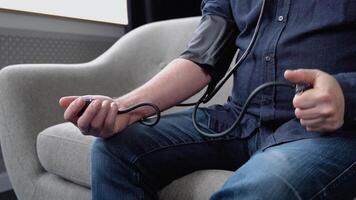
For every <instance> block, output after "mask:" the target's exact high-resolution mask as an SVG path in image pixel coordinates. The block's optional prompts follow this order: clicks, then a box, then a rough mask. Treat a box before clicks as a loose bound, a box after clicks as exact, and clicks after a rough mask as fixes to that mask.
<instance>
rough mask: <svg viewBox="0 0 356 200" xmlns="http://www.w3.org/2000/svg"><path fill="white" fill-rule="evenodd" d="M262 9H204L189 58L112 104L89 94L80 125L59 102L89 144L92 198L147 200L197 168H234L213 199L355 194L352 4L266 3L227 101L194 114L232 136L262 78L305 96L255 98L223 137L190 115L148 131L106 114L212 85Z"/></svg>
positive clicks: (242, 3)
mask: <svg viewBox="0 0 356 200" xmlns="http://www.w3.org/2000/svg"><path fill="white" fill-rule="evenodd" d="M261 7H262V1H261V0H205V1H203V6H202V11H203V18H202V22H201V24H200V26H199V28H198V30H197V31H196V32H195V35H194V38H193V39H192V42H191V43H190V45H189V47H188V49H187V51H185V52H184V53H182V55H181V56H180V58H178V59H176V60H174V61H172V62H171V63H170V64H168V66H167V67H166V68H165V69H164V70H162V71H161V72H160V73H159V74H157V75H156V76H155V77H154V78H152V79H151V80H150V81H148V82H147V83H146V84H144V85H143V86H141V87H139V88H138V89H136V90H134V91H132V92H130V93H128V94H126V95H124V96H122V97H120V98H117V99H111V98H109V97H103V96H91V97H92V98H95V99H96V100H95V101H94V102H92V103H91V104H90V105H89V107H88V108H87V109H86V111H85V112H84V114H83V115H81V116H80V117H78V116H77V115H78V113H79V111H80V110H81V109H82V108H83V106H84V100H83V99H84V98H83V97H64V98H62V99H61V100H60V105H61V106H62V107H65V108H66V111H65V113H64V117H65V119H66V120H68V121H71V122H72V123H74V124H75V125H77V126H78V128H79V129H80V130H81V131H82V132H83V133H84V134H90V135H94V136H97V137H98V139H97V140H96V142H95V143H94V145H93V147H92V192H93V199H157V191H159V190H160V189H162V188H163V187H164V186H165V185H167V184H169V183H170V182H171V181H172V180H174V179H176V178H179V177H181V176H183V175H185V174H188V173H190V172H193V171H195V170H199V169H226V170H234V171H235V173H234V174H233V175H232V176H231V177H230V178H229V179H228V180H227V181H226V183H225V184H224V186H223V187H222V188H221V189H220V190H219V191H217V192H216V193H215V194H213V196H212V197H211V199H214V200H215V199H319V198H321V199H352V198H353V197H354V196H356V194H355V190H354V186H355V183H356V164H355V163H356V119H355V118H356V112H355V110H356V95H355V94H356V92H355V89H354V88H355V86H356V73H355V71H356V70H355V69H356V15H355V13H356V3H355V2H354V1H350V0H340V1H334V0H323V1H316V0H311V1H310V0H298V1H291V0H284V1H281V0H270V1H267V2H266V5H265V6H264V9H265V10H264V12H263V17H262V21H261V24H260V25H261V27H260V30H259V33H258V37H257V39H256V41H255V43H254V45H253V48H252V49H251V53H250V54H249V55H248V56H247V58H246V60H245V61H244V62H243V63H242V65H241V66H240V68H239V69H238V70H237V71H236V72H235V74H234V85H233V91H232V94H231V96H230V97H229V99H228V101H227V103H226V104H225V105H223V106H213V107H210V108H205V109H201V110H200V111H199V113H198V116H197V120H198V122H199V124H200V125H201V127H202V129H203V130H205V131H207V132H209V131H215V132H221V131H223V130H225V129H226V128H228V127H230V125H231V124H232V123H233V122H234V120H235V119H236V115H238V114H239V113H240V110H241V105H243V104H244V102H245V100H246V98H247V97H248V95H249V94H250V93H251V92H252V90H253V89H255V88H256V87H257V86H259V85H260V84H263V83H265V82H268V81H282V80H284V79H287V80H288V81H290V82H293V83H306V84H309V85H311V86H312V88H311V89H310V90H307V91H305V92H304V93H303V94H300V95H295V96H294V92H293V91H292V90H290V89H285V88H279V87H274V88H269V89H267V90H264V91H263V92H262V93H261V94H260V95H259V97H258V98H255V99H254V100H253V102H252V104H251V106H250V107H249V109H248V112H247V114H246V115H245V117H244V118H243V120H242V121H241V123H240V124H239V126H238V127H237V128H236V129H234V130H233V131H232V132H231V133H230V134H228V135H226V136H223V137H218V138H208V137H204V136H202V135H200V134H199V133H198V132H197V131H196V130H195V129H194V127H193V125H192V121H191V117H190V116H191V112H192V111H191V110H188V111H184V112H180V113H176V114H172V115H168V116H165V117H163V118H162V119H161V121H160V123H159V124H158V125H156V126H155V127H146V126H144V125H141V124H140V123H136V122H137V121H139V120H140V119H142V118H145V117H147V116H150V115H152V114H154V112H153V110H152V109H150V108H140V109H138V110H135V111H132V112H130V113H127V114H122V115H117V114H116V113H117V110H118V109H123V108H126V107H129V106H130V105H133V104H136V103H140V102H143V101H149V102H153V103H154V104H156V105H158V107H159V108H160V109H161V110H164V109H167V108H169V107H171V106H174V105H176V104H178V103H180V102H182V101H183V100H185V99H187V98H188V97H190V96H192V95H193V94H195V93H196V92H197V91H199V90H201V89H202V88H203V87H205V86H206V85H207V84H208V83H210V84H216V82H218V81H219V80H220V78H221V77H222V75H224V73H225V72H226V70H227V68H226V67H225V66H224V64H225V63H227V62H228V61H230V60H229V59H230V56H231V55H232V54H231V53H230V52H231V51H230V50H231V42H230V41H231V38H233V40H235V38H236V37H237V38H236V46H237V47H238V48H239V49H240V50H241V52H244V51H245V50H246V49H247V46H248V45H249V42H250V40H251V38H252V35H253V32H254V28H255V26H256V22H257V19H258V16H259V13H260V12H259V11H260V9H261ZM232 33H234V34H232ZM211 34H213V36H211ZM212 37H214V38H216V40H212V39H211V38H212ZM216 41H217V42H216ZM233 44H234V43H233ZM227 60H228V61H227ZM284 81H285V80H284ZM293 96H294V99H293ZM292 99H293V100H292ZM100 138H101V139H100ZM105 138H108V139H105Z"/></svg>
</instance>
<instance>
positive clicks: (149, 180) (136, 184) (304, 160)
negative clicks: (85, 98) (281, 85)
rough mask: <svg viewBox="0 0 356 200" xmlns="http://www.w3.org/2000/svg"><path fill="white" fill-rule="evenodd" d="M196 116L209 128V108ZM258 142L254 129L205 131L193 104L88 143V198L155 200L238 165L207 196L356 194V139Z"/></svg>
mask: <svg viewBox="0 0 356 200" xmlns="http://www.w3.org/2000/svg"><path fill="white" fill-rule="evenodd" d="M198 121H199V122H200V123H201V124H202V126H204V127H203V128H204V129H205V130H206V131H209V130H208V127H207V125H204V124H208V123H209V115H208V114H207V113H206V112H200V114H199V115H198ZM355 134H356V133H355ZM257 140H258V134H253V136H251V137H249V138H247V139H239V138H238V137H237V136H235V134H231V135H229V136H226V137H222V138H215V139H211V138H205V137H202V136H201V135H200V134H199V133H198V132H197V131H196V130H195V129H194V127H193V125H192V122H191V111H190V110H188V111H185V112H180V113H176V114H171V115H168V116H165V117H163V118H162V119H161V121H160V123H159V124H158V125H156V126H155V127H147V126H144V125H141V124H139V123H136V124H133V125H131V126H130V127H128V128H127V129H126V130H125V131H123V132H122V133H120V134H118V135H116V136H114V137H112V138H110V139H107V140H104V139H97V140H96V141H95V143H94V144H93V146H92V195H93V200H109V199H123V200H131V199H132V200H139V199H158V197H157V192H158V191H159V190H161V189H162V188H163V187H164V186H166V185H167V184H169V183H170V182H171V181H173V180H174V179H177V178H179V177H182V176H184V175H186V174H188V173H191V172H193V171H196V170H201V169H224V170H232V171H235V173H234V174H233V176H231V177H230V178H229V179H228V180H227V181H226V183H225V184H224V186H223V187H222V188H221V189H220V190H219V191H217V192H216V193H215V194H214V195H213V196H212V197H211V199H212V200H221V199H283V200H285V199H352V197H354V196H356V192H355V185H356V152H355V151H356V139H350V138H342V137H336V136H335V137H330V136H329V137H320V138H314V139H303V140H298V141H294V142H289V143H284V144H279V145H276V146H272V147H269V148H267V149H265V150H264V151H261V150H259V149H258V148H257V146H256V143H257V142H256V141H257Z"/></svg>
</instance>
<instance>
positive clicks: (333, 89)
mask: <svg viewBox="0 0 356 200" xmlns="http://www.w3.org/2000/svg"><path fill="white" fill-rule="evenodd" d="M284 77H285V78H286V79H287V80H289V81H291V82H293V83H306V84H310V85H311V86H312V89H310V90H307V91H305V92H304V93H302V94H301V95H298V94H297V95H295V97H294V99H293V105H294V107H295V115H296V117H297V118H298V119H300V123H301V124H302V126H304V127H305V128H306V129H307V131H316V132H332V131H335V130H337V129H339V128H340V127H341V126H342V125H343V123H344V112H345V99H344V94H343V92H342V90H341V87H340V85H339V83H338V82H337V80H336V79H335V78H334V77H332V76H331V75H329V74H327V73H325V72H322V71H320V70H309V69H299V70H287V71H286V72H285V74H284Z"/></svg>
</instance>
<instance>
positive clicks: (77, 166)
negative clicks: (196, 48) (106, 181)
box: [0, 17, 229, 200]
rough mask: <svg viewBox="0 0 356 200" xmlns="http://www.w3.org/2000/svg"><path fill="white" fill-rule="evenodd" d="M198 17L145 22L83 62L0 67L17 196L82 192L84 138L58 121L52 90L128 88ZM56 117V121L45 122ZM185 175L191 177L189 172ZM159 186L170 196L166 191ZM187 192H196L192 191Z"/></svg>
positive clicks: (179, 44) (2, 124)
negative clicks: (105, 50) (91, 59)
mask: <svg viewBox="0 0 356 200" xmlns="http://www.w3.org/2000/svg"><path fill="white" fill-rule="evenodd" d="M198 23H199V18H198V17H197V18H186V19H178V20H170V21H163V22H157V23H153V24H149V25H145V26H143V27H140V28H138V29H136V30H134V31H132V32H130V33H129V34H127V35H125V36H124V37H122V38H121V39H120V40H119V41H118V42H116V43H115V45H114V46H112V47H111V48H110V49H109V50H108V51H107V52H105V53H104V54H103V55H101V56H100V57H98V58H97V59H95V60H93V61H91V62H88V63H83V64H26V65H14V66H8V67H6V68H4V69H2V70H1V71H0V100H1V101H0V141H1V147H2V151H3V155H4V160H5V164H6V168H7V172H8V174H9V177H10V180H11V182H12V185H13V187H14V190H15V192H16V195H17V197H18V199H20V200H38V199H51V200H56V199H66V200H70V199H89V198H90V190H89V188H88V187H89V180H90V179H89V174H90V171H89V169H88V166H90V165H89V164H88V163H89V144H90V142H91V141H90V140H91V139H90V138H83V137H81V136H79V134H78V132H77V131H76V130H75V129H73V128H72V127H71V126H70V125H68V124H64V125H63V124H61V123H63V110H62V109H61V108H59V106H58V100H59V98H60V97H62V96H66V95H84V94H103V95H108V96H119V95H122V94H124V93H126V92H128V91H130V90H132V89H133V88H135V87H137V86H139V85H141V84H142V83H144V82H146V81H147V80H148V79H149V78H151V77H152V76H153V75H154V74H156V73H157V72H158V71H159V70H161V69H162V68H163V67H164V66H165V65H166V64H167V63H168V62H170V61H171V60H172V59H174V58H176V57H177V56H178V55H179V54H180V53H181V52H182V51H183V49H184V48H185V46H186V44H187V43H188V40H189V38H190V37H191V35H192V32H193V30H194V29H195V27H196V26H197V25H198ZM224 91H225V92H226V91H229V87H227V88H226V89H224ZM224 99H226V96H220V95H219V96H218V97H217V98H216V101H215V102H217V101H221V100H224ZM56 124H61V125H59V126H58V127H51V126H53V125H56ZM48 127H51V128H49V129H47V128H48ZM45 129H46V130H45ZM60 129H61V130H60ZM43 130H45V131H43ZM57 130H58V131H57ZM42 131H43V132H42ZM41 132H42V133H41ZM39 133H41V134H40V135H39ZM38 135H39V137H37V136H38ZM60 154H61V155H60ZM65 155H67V156H65ZM203 175H204V174H203ZM204 176H205V175H204ZM197 177H198V176H197ZM199 177H200V176H199ZM212 177H214V176H212ZM201 178H204V177H201ZM187 180H188V181H187V182H189V183H194V181H193V180H196V179H195V178H192V179H187ZM202 180H203V179H202ZM217 180H221V179H220V178H219V179H217ZM187 182H184V184H187ZM214 185H216V186H217V185H219V184H218V183H217V184H214ZM192 187H193V186H192ZM197 187H198V185H197ZM172 188H174V187H173V186H172ZM181 188H184V187H181ZM167 191H177V190H175V189H170V190H167ZM191 191H193V190H191ZM162 194H165V195H168V197H169V198H171V199H173V197H172V196H169V195H170V193H169V192H166V193H162ZM172 195H173V194H172ZM173 196H174V195H173ZM188 199H189V198H188ZM192 199H196V198H195V196H194V195H192Z"/></svg>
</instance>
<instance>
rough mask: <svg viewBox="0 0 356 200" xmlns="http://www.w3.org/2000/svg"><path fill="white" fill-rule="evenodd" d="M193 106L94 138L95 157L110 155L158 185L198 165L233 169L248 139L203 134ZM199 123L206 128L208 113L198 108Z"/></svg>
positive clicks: (245, 155)
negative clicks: (193, 118)
mask: <svg viewBox="0 0 356 200" xmlns="http://www.w3.org/2000/svg"><path fill="white" fill-rule="evenodd" d="M191 115H192V110H187V111H184V112H179V113H174V114H170V115H167V116H164V117H162V118H161V120H160V122H159V123H158V124H157V125H156V126H154V127H147V126H144V125H142V124H139V123H135V124H133V125H131V126H129V127H128V128H127V129H125V130H124V131H123V132H121V133H119V134H118V135H116V136H114V137H112V138H110V139H107V140H103V139H97V140H96V142H95V143H94V145H93V151H92V152H93V155H94V157H95V158H98V159H99V158H100V159H101V158H104V157H107V156H101V154H105V155H112V156H111V157H112V159H111V160H112V161H101V162H99V163H115V159H120V160H123V161H125V162H126V163H127V164H128V165H129V166H134V168H135V169H137V170H138V171H139V173H140V174H141V177H142V181H143V182H145V183H149V184H150V185H151V187H153V188H155V189H160V188H162V187H163V186H165V185H167V184H168V183H169V182H171V181H172V180H174V179H176V178H178V177H181V176H183V175H186V174H188V173H190V172H193V171H195V170H200V169H225V170H236V169H237V168H238V167H239V166H241V165H242V164H243V163H245V162H246V161H247V160H248V158H249V155H248V151H247V142H246V141H245V140H241V139H239V138H237V136H226V137H221V138H206V137H204V136H202V135H200V134H199V133H198V132H197V131H196V130H195V128H194V127H193V124H192V121H191ZM197 120H198V121H199V123H200V124H201V125H200V126H201V127H202V128H203V129H204V130H205V131H209V129H208V126H207V125H208V124H209V114H208V112H205V111H204V110H201V111H200V112H199V114H198V116H197Z"/></svg>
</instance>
